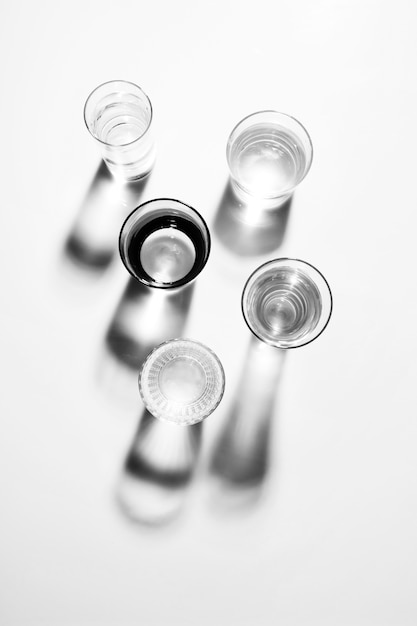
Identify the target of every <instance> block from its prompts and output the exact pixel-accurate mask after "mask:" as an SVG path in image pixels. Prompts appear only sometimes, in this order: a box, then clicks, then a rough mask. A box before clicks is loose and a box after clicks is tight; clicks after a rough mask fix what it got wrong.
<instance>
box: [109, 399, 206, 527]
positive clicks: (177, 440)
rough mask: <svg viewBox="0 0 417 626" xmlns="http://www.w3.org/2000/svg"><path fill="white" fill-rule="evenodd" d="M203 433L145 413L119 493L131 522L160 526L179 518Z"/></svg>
mask: <svg viewBox="0 0 417 626" xmlns="http://www.w3.org/2000/svg"><path fill="white" fill-rule="evenodd" d="M202 432H203V431H202V423H200V424H196V425H194V426H177V425H175V424H169V423H165V422H161V421H159V420H157V419H155V418H154V417H153V416H152V415H151V414H150V413H149V412H148V411H146V410H145V412H144V413H143V415H142V418H141V420H140V423H139V428H138V431H137V433H136V435H135V438H134V440H133V442H132V445H131V448H130V450H129V453H128V455H127V458H126V461H125V463H124V467H123V471H122V473H121V476H120V479H119V483H118V488H117V492H116V496H117V500H118V502H119V504H120V506H121V508H122V510H123V512H124V513H125V514H126V515H127V516H128V517H129V518H130V519H131V520H133V521H135V522H138V523H141V524H145V525H148V526H161V525H163V524H166V523H168V522H170V521H172V520H173V519H174V518H176V517H177V516H178V514H179V513H180V512H181V510H182V508H183V505H184V502H185V499H186V496H187V492H188V489H189V486H190V483H191V481H192V478H193V475H194V470H195V467H196V464H197V460H198V457H199V453H200V448H201V442H202Z"/></svg>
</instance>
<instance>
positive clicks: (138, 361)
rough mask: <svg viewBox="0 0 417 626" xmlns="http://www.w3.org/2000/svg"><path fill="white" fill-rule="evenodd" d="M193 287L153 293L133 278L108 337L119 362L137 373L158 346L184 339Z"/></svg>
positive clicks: (154, 291)
mask: <svg viewBox="0 0 417 626" xmlns="http://www.w3.org/2000/svg"><path fill="white" fill-rule="evenodd" d="M193 286H194V285H193V284H190V285H185V286H184V287H181V288H178V289H172V290H162V289H149V288H148V287H145V285H143V284H142V283H140V282H138V281H137V280H135V279H134V278H130V279H129V282H128V284H127V287H126V290H125V292H124V294H123V296H122V298H121V300H120V302H119V304H118V306H117V308H116V311H115V313H114V316H113V318H112V320H111V322H110V326H109V329H108V331H107V334H106V346H107V348H108V349H109V350H110V351H111V353H112V354H113V355H114V356H115V357H116V358H117V359H118V361H120V362H122V363H123V364H125V365H127V366H129V367H130V368H133V369H134V370H136V371H137V370H138V369H139V368H140V366H141V365H142V363H143V361H144V360H145V358H146V356H147V355H148V354H149V352H150V351H151V350H152V349H153V348H154V347H155V346H156V345H158V344H160V343H162V342H163V341H166V340H167V339H170V338H171V337H178V336H180V335H181V334H182V331H183V328H184V325H185V321H186V318H187V315H188V311H189V308H190V304H191V298H192V293H193Z"/></svg>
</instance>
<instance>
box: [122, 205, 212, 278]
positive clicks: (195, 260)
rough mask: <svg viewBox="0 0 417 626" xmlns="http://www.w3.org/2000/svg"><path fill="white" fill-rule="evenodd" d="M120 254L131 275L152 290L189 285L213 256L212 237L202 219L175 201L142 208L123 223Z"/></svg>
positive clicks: (190, 208)
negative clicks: (211, 250)
mask: <svg viewBox="0 0 417 626" xmlns="http://www.w3.org/2000/svg"><path fill="white" fill-rule="evenodd" d="M119 250H120V256H121V258H122V261H123V263H124V265H125V267H126V269H127V270H128V271H129V272H130V274H131V275H132V276H133V277H134V278H136V279H137V280H139V281H140V282H141V283H143V284H145V285H147V286H149V287H157V288H160V289H173V288H176V287H181V286H183V285H186V284H189V283H190V282H191V281H193V280H194V279H195V278H196V277H197V276H198V274H199V273H200V272H201V270H202V269H203V268H204V266H205V264H206V262H207V259H208V257H209V254H210V233H209V230H208V228H207V224H206V223H205V221H204V220H203V218H202V217H201V215H200V214H199V213H198V212H197V211H196V210H195V209H193V208H192V207H190V206H188V205H186V204H184V203H183V202H180V201H179V200H174V199H172V198H159V199H156V200H150V201H149V202H145V203H144V204H141V205H140V206H139V207H138V208H137V209H135V210H134V211H133V212H132V213H131V214H130V215H129V217H128V218H127V219H126V221H125V222H124V224H123V226H122V229H121V231H120V238H119Z"/></svg>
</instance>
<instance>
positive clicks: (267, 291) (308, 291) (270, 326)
mask: <svg viewBox="0 0 417 626" xmlns="http://www.w3.org/2000/svg"><path fill="white" fill-rule="evenodd" d="M332 308H333V299H332V293H331V291H330V287H329V285H328V283H327V281H326V279H325V278H324V276H323V274H321V273H320V272H319V271H318V270H317V269H316V268H315V267H314V266H313V265H310V263H307V262H306V261H301V260H299V259H287V258H282V259H274V260H272V261H268V262H267V263H265V264H264V265H261V266H260V267H258V268H257V269H256V270H255V271H254V272H253V274H252V275H251V276H250V277H249V278H248V280H247V282H246V285H245V287H244V289H243V294H242V311H243V317H244V318H245V321H246V324H247V325H248V327H249V329H250V330H251V331H252V333H253V334H254V335H255V336H256V337H258V339H260V340H261V341H263V342H264V343H266V344H269V345H271V346H274V347H276V348H284V349H287V348H299V347H301V346H304V345H306V344H307V343H310V342H311V341H313V340H314V339H316V338H317V337H318V336H319V335H320V334H321V333H322V332H323V330H324V329H325V328H326V326H327V324H328V322H329V319H330V316H331V313H332Z"/></svg>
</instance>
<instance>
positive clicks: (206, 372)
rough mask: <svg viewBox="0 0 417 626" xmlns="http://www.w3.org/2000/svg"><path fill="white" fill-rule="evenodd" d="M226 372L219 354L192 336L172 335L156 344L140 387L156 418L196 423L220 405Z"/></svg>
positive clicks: (149, 409)
mask: <svg viewBox="0 0 417 626" xmlns="http://www.w3.org/2000/svg"><path fill="white" fill-rule="evenodd" d="M224 386H225V376H224V371H223V367H222V364H221V363H220V360H219V358H218V357H217V356H216V355H215V354H214V352H213V351H212V350H210V349H209V348H207V346H205V345H203V344H202V343H199V342H197V341H192V340H190V339H172V340H170V341H166V342H164V343H162V344H161V345H159V346H158V347H156V348H155V349H154V350H153V351H152V352H151V353H150V354H149V356H148V357H147V359H146V361H145V362H144V364H143V366H142V369H141V371H140V374H139V391H140V395H141V396H142V400H143V402H144V404H145V407H146V409H147V410H148V411H149V412H150V413H151V414H152V415H153V416H154V417H156V418H158V419H160V420H163V421H167V422H172V423H174V424H177V425H192V424H197V423H198V422H201V421H202V420H203V419H205V418H206V417H208V415H210V414H211V413H212V412H213V411H214V409H215V408H216V407H217V406H218V405H219V403H220V401H221V399H222V397H223V392H224Z"/></svg>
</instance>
